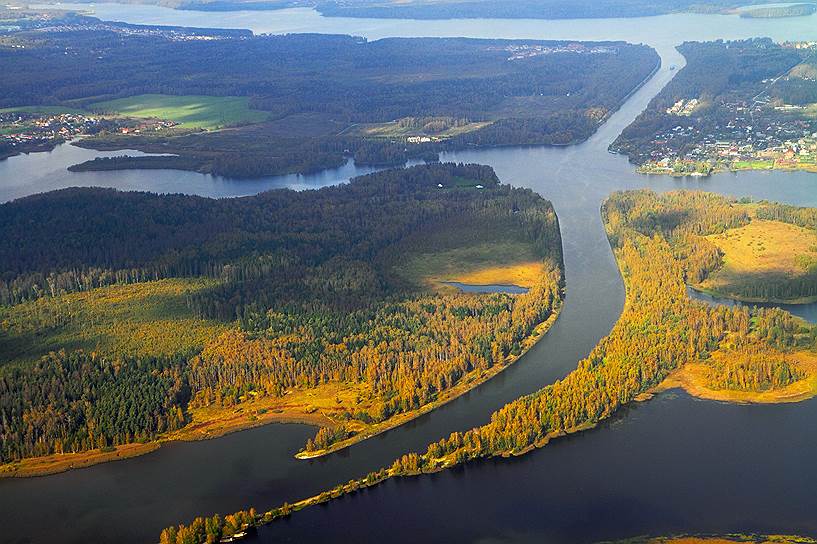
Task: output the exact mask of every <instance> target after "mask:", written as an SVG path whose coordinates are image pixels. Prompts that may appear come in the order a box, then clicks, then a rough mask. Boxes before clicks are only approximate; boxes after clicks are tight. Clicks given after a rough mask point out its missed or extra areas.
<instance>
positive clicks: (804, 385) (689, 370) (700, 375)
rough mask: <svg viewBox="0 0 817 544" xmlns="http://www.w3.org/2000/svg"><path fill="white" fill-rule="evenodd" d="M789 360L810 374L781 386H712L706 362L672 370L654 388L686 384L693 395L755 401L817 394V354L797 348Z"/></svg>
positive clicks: (772, 401) (799, 398)
mask: <svg viewBox="0 0 817 544" xmlns="http://www.w3.org/2000/svg"><path fill="white" fill-rule="evenodd" d="M712 356H713V357H715V358H717V357H723V356H725V355H724V354H723V353H721V352H718V351H716V352H715V353H713V354H712ZM788 360H789V362H791V363H794V364H796V365H797V366H798V367H799V368H801V369H802V370H805V371H806V373H807V374H808V376H807V377H806V378H805V379H802V380H800V381H797V382H794V383H793V384H790V385H788V386H786V387H782V388H780V389H771V390H768V391H758V392H753V391H733V390H718V389H712V388H711V387H710V386H709V383H708V380H707V377H706V365H705V364H703V363H693V364H687V365H685V366H683V367H682V368H680V369H678V370H676V371H675V372H673V373H672V374H670V375H669V376H668V377H667V378H666V379H665V380H664V381H663V382H662V383H661V384H660V385H659V386H658V388H657V389H656V390H655V391H654V392H658V391H666V390H668V389H676V388H682V389H684V390H685V391H686V392H687V393H689V394H690V395H692V396H693V397H698V398H701V399H707V400H716V401H721V402H736V403H752V404H781V403H791V402H800V401H803V400H806V399H810V398H812V397H814V396H817V355H815V354H814V353H810V352H797V353H793V354H790V355H789V357H788Z"/></svg>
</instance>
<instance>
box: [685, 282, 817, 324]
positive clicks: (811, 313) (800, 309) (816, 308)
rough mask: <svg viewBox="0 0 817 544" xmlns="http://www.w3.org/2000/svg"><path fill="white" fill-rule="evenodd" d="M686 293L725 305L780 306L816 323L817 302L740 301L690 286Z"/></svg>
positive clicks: (699, 298) (711, 302)
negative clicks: (703, 291) (776, 302)
mask: <svg viewBox="0 0 817 544" xmlns="http://www.w3.org/2000/svg"><path fill="white" fill-rule="evenodd" d="M687 293H688V294H689V296H690V297H692V298H694V299H695V300H702V301H704V302H706V303H708V304H724V305H726V306H749V307H750V308H751V307H752V306H759V307H761V308H782V309H784V310H786V311H787V312H789V313H791V314H794V315H796V316H797V317H802V318H803V319H805V320H806V321H810V322H811V323H817V302H813V303H810V304H771V303H765V302H751V303H750V302H740V301H739V300H732V299H729V298H725V297H716V296H713V295H710V294H708V293H702V292H701V291H696V290H695V289H692V288H691V287H687Z"/></svg>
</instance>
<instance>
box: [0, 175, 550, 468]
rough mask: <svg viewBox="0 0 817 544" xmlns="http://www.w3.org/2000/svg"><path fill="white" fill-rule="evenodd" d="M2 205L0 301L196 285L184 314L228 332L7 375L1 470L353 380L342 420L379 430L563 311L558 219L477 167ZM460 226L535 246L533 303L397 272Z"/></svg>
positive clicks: (3, 374)
mask: <svg viewBox="0 0 817 544" xmlns="http://www.w3.org/2000/svg"><path fill="white" fill-rule="evenodd" d="M477 186H481V187H482V188H481V189H480V188H477ZM0 208H2V212H3V213H0V232H2V236H0V256H2V258H0V262H2V263H3V266H4V269H3V271H2V272H3V276H2V277H3V278H6V279H5V280H4V281H5V283H4V284H3V285H4V286H5V291H3V293H4V295H5V296H6V297H7V298H6V299H5V300H4V301H3V302H4V304H6V305H8V304H15V303H18V302H19V301H23V300H30V299H33V298H36V297H60V296H62V295H63V294H65V293H68V292H71V291H77V290H89V289H95V288H98V287H99V286H101V285H106V284H113V283H124V284H128V283H133V282H140V281H150V280H153V279H156V278H164V277H185V276H187V277H191V276H192V277H195V276H205V277H212V278H214V279H216V280H217V281H216V282H215V286H214V287H212V288H207V289H202V290H199V291H197V292H196V293H195V294H191V295H189V296H188V298H187V301H186V303H187V305H188V308H189V310H190V311H191V313H193V314H194V315H197V316H199V317H202V318H215V319H219V320H223V321H227V322H230V323H233V324H234V326H233V327H231V329H230V330H228V331H227V332H225V333H224V334H222V335H220V336H218V337H216V338H214V339H212V340H211V341H210V342H208V343H207V344H206V345H205V346H204V347H203V349H201V350H199V351H196V352H193V353H188V352H184V353H177V354H176V355H174V356H172V357H166V358H155V357H151V358H147V357H140V356H136V357H124V356H122V355H121V354H118V353H117V352H116V350H115V349H114V351H113V352H111V353H86V352H82V351H72V350H70V349H69V348H68V347H66V349H65V350H64V351H59V352H57V353H52V354H49V355H47V356H45V357H43V358H42V359H40V360H38V361H36V362H33V363H31V364H23V363H18V364H14V365H7V366H5V367H0V436H2V437H3V446H2V449H0V461H3V462H8V461H14V460H18V459H21V458H25V457H30V456H38V455H46V454H50V453H60V452H69V451H70V452H76V451H84V450H88V449H95V448H100V447H110V446H112V445H119V444H124V443H127V442H132V441H145V440H152V439H154V438H156V437H157V436H159V435H161V434H162V433H163V432H167V431H171V430H176V429H179V428H182V427H183V426H184V425H185V424H186V423H187V422H188V421H189V410H190V409H194V408H199V407H203V406H211V405H216V406H232V405H234V404H237V403H240V402H242V401H243V400H244V399H246V397H247V395H248V394H249V393H250V392H252V393H253V394H254V395H260V396H273V397H278V396H282V395H284V394H285V393H286V392H287V391H289V390H291V389H292V388H296V387H302V388H310V387H314V386H317V385H320V384H324V383H330V382H336V383H341V382H345V383H355V384H362V385H364V386H365V387H364V388H363V389H362V391H363V392H364V393H363V396H364V397H366V400H367V401H368V402H367V406H369V408H368V409H366V410H360V409H358V410H357V411H354V410H353V409H352V410H349V411H348V412H347V413H345V414H344V415H343V417H344V418H345V419H347V420H352V419H358V420H360V421H363V422H364V423H368V422H372V421H383V420H385V419H387V418H389V417H391V416H392V415H394V414H396V413H400V412H405V411H408V410H412V409H415V408H417V407H419V406H422V405H424V404H427V403H428V402H431V401H433V400H434V399H435V398H436V397H437V396H438V395H439V394H440V393H442V392H444V391H446V390H448V389H450V388H451V387H453V386H454V385H456V384H457V383H459V382H460V381H462V379H463V378H464V377H466V376H468V375H469V374H471V373H473V372H478V371H480V370H484V369H488V368H491V367H493V366H494V365H502V364H505V363H506V362H507V359H508V357H509V356H511V355H515V354H518V353H519V352H520V351H521V349H522V347H521V346H522V344H523V342H524V340H525V339H526V338H527V337H528V336H530V334H531V333H532V332H533V330H534V328H535V327H536V326H537V325H538V324H540V323H541V322H543V321H545V320H547V319H548V317H550V316H551V315H552V313H553V312H554V311H556V309H557V308H558V307H559V305H560V303H561V296H562V287H563V284H562V253H561V238H560V235H559V227H558V221H557V219H556V215H555V213H554V211H553V207H552V206H551V204H550V203H549V202H547V201H546V200H544V199H542V198H541V197H539V196H538V195H536V194H535V193H533V192H532V191H529V190H523V189H512V188H510V187H509V186H506V185H500V184H499V183H498V181H497V178H496V175H495V174H494V172H493V170H492V169H490V168H488V167H484V166H477V165H461V164H460V165H457V164H434V165H426V166H418V167H414V168H410V169H406V170H394V171H384V172H379V173H376V174H371V175H368V176H363V177H360V178H356V179H355V180H353V181H352V182H351V183H349V184H346V185H342V186H337V187H327V188H324V189H320V190H316V191H304V192H295V191H273V192H270V193H264V194H260V195H257V196H254V197H246V198H239V199H224V200H211V199H204V198H199V197H189V196H182V195H165V196H158V195H152V194H147V193H120V192H117V191H113V190H107V189H68V190H63V191H56V192H53V193H49V194H45V195H37V196H34V197H29V198H25V199H21V200H18V201H14V202H11V203H7V204H4V205H2V206H1V207H0ZM463 222H465V223H463ZM463 224H481V225H488V226H490V227H495V228H501V229H507V230H508V231H509V232H511V233H512V234H511V236H512V237H514V238H515V239H518V240H520V241H524V242H525V243H527V244H529V245H530V246H531V247H532V248H533V249H534V252H535V254H536V255H537V256H538V257H539V258H541V259H542V261H543V263H544V265H545V266H544V272H543V274H542V275H541V277H540V278H539V279H538V280H537V281H536V283H535V285H533V286H532V288H531V290H530V291H529V292H528V293H526V294H523V295H519V296H513V295H507V294H491V295H468V294H432V293H429V292H428V291H427V290H425V289H421V288H419V287H418V286H417V285H414V284H411V283H408V282H406V281H405V280H404V279H401V278H400V277H399V276H397V275H396V274H395V273H394V269H395V267H396V266H397V265H398V264H399V263H400V261H401V259H404V258H405V255H406V253H405V250H406V249H407V247H409V246H406V245H405V244H404V242H405V241H406V240H409V239H419V240H422V239H423V238H424V237H423V233H424V232H431V231H435V232H437V231H440V230H442V231H445V230H446V229H452V228H462V226H463ZM503 231H504V230H503ZM45 318H46V319H45V321H38V322H32V323H31V325H32V326H33V327H34V328H35V329H36V328H37V327H43V330H44V329H46V328H47V329H49V330H52V329H53V330H59V327H60V326H61V321H60V319H59V316H57V315H53V316H52V315H48V316H45ZM37 332H39V331H38V330H34V333H37ZM2 334H4V331H3V328H2V327H0V335H2ZM0 340H2V338H0ZM2 345H3V343H2V342H0V347H1V346H2ZM333 432H334V431H333ZM341 434H342V433H340V431H338V434H337V435H336V436H334V437H333V439H337V437H339V436H341ZM327 440H328V438H327V436H326V433H324V434H323V435H321V439H320V440H319V442H321V443H324V442H326V441H327ZM312 443H313V446H314V443H315V442H314V441H313V442H312Z"/></svg>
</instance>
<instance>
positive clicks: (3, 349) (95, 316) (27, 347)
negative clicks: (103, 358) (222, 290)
mask: <svg viewBox="0 0 817 544" xmlns="http://www.w3.org/2000/svg"><path fill="white" fill-rule="evenodd" d="M213 284H214V282H213V281H212V280H205V279H169V280H160V281H153V282H147V283H137V284H131V285H114V286H111V287H103V288H99V289H94V290H92V291H87V292H81V293H71V294H67V295H62V296H57V297H43V298H40V299H38V300H35V301H31V302H26V303H23V304H18V305H15V306H11V307H0V364H8V363H17V362H20V363H24V362H27V361H32V360H36V359H38V358H39V357H41V356H42V355H45V354H47V353H49V352H51V351H58V350H60V349H65V350H66V351H70V350H74V349H83V350H85V351H96V352H98V353H101V354H122V355H137V354H138V355H146V356H150V355H172V354H175V353H180V352H185V351H189V350H191V349H194V348H199V347H201V346H203V345H204V343H205V342H206V341H207V340H208V339H209V338H212V337H214V336H215V335H217V334H219V333H220V332H221V331H223V330H224V329H225V327H226V326H225V325H224V324H221V323H217V322H214V321H207V320H202V319H196V318H195V317H193V315H192V313H191V312H190V310H189V309H188V307H187V304H186V297H187V296H188V295H189V294H191V293H194V292H196V291H198V290H201V289H205V288H207V287H209V286H211V285H213Z"/></svg>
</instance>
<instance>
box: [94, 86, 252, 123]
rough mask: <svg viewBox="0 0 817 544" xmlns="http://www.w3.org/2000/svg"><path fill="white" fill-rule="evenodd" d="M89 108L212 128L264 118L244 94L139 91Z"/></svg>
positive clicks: (102, 111)
mask: <svg viewBox="0 0 817 544" xmlns="http://www.w3.org/2000/svg"><path fill="white" fill-rule="evenodd" d="M88 109H90V110H93V111H97V112H100V113H116V114H119V115H124V116H127V117H135V118H139V119H165V120H167V121H173V122H176V123H179V125H180V126H181V127H182V128H201V129H206V130H212V129H217V128H222V127H225V126H231V125H238V124H247V123H255V122H260V121H264V120H266V119H267V117H268V113H267V112H263V111H259V110H253V109H251V108H250V106H249V98H247V97H243V96H194V95H186V96H173V95H164V94H142V95H137V96H129V97H127V98H119V99H116V100H108V101H105V102H96V103H94V104H91V105H90V106H88Z"/></svg>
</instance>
